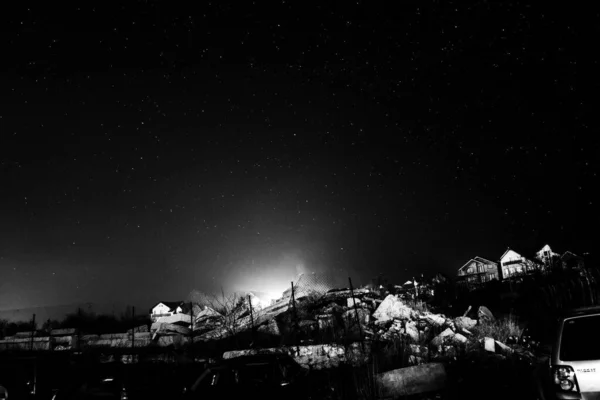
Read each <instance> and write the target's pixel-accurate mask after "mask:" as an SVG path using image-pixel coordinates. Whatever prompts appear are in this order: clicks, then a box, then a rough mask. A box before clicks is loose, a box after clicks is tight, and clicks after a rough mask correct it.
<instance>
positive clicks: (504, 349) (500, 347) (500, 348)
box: [495, 340, 513, 354]
mask: <svg viewBox="0 0 600 400" xmlns="http://www.w3.org/2000/svg"><path fill="white" fill-rule="evenodd" d="M495 345H496V352H497V353H502V354H510V353H512V352H513V349H512V348H510V347H509V346H507V345H505V344H504V343H502V342H499V341H497V340H495Z"/></svg>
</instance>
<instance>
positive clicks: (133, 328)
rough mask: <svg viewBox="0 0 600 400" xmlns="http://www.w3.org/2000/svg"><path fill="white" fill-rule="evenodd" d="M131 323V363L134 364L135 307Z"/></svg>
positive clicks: (132, 310)
mask: <svg viewBox="0 0 600 400" xmlns="http://www.w3.org/2000/svg"><path fill="white" fill-rule="evenodd" d="M131 322H132V324H131V325H133V327H132V328H131V363H132V364H133V357H134V352H135V306H133V307H131Z"/></svg>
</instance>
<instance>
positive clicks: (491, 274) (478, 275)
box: [458, 257, 500, 284]
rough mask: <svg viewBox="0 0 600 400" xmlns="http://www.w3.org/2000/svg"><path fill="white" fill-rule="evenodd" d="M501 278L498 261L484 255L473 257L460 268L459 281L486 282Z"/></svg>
mask: <svg viewBox="0 0 600 400" xmlns="http://www.w3.org/2000/svg"><path fill="white" fill-rule="evenodd" d="M494 279H500V273H499V270H498V263H497V262H494V261H491V260H488V259H487V258H483V257H473V258H472V259H470V260H469V261H467V262H466V263H465V264H464V265H463V266H462V267H460V268H459V269H458V282H459V283H467V284H469V283H470V284H474V283H485V282H490V281H492V280H494Z"/></svg>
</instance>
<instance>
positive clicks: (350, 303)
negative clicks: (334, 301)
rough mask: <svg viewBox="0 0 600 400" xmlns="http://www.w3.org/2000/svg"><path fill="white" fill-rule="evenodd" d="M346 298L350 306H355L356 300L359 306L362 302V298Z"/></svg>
mask: <svg viewBox="0 0 600 400" xmlns="http://www.w3.org/2000/svg"><path fill="white" fill-rule="evenodd" d="M346 300H347V302H348V304H347V306H348V308H353V307H354V303H355V302H356V305H357V306H358V305H359V304H360V303H361V301H360V299H357V298H356V297H349V298H347V299H346Z"/></svg>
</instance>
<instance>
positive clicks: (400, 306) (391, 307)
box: [373, 294, 412, 321]
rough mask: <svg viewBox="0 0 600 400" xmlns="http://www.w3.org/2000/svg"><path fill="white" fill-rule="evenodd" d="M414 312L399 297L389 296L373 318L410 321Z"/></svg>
mask: <svg viewBox="0 0 600 400" xmlns="http://www.w3.org/2000/svg"><path fill="white" fill-rule="evenodd" d="M411 314H412V310H411V309H410V308H409V307H408V306H407V305H405V304H404V303H403V302H402V301H401V300H400V299H399V298H398V296H394V295H391V294H390V295H388V296H387V297H386V298H385V299H384V300H383V301H382V302H381V304H380V305H379V307H377V310H375V313H373V318H375V319H377V320H380V321H387V320H390V319H393V318H400V319H410V317H411Z"/></svg>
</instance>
